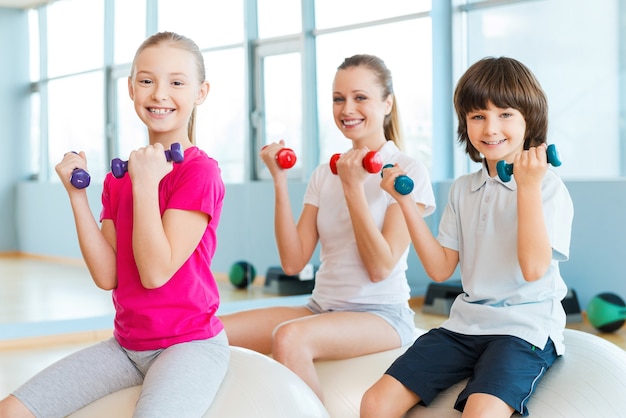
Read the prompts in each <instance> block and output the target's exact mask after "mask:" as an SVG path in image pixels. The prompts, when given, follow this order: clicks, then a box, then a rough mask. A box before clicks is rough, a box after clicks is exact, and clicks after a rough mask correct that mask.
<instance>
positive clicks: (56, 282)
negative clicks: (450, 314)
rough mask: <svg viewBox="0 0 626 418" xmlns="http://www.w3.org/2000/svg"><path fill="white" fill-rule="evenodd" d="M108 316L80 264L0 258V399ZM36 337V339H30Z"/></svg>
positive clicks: (425, 317) (582, 326) (622, 336)
mask: <svg viewBox="0 0 626 418" xmlns="http://www.w3.org/2000/svg"><path fill="white" fill-rule="evenodd" d="M216 277H217V279H218V283H219V285H220V293H221V298H222V301H223V302H234V303H239V302H243V301H250V302H254V301H257V302H263V301H265V300H268V301H269V299H268V298H273V297H276V295H271V294H266V293H264V292H263V289H262V285H259V284H258V283H256V282H255V285H254V286H251V287H249V288H248V289H243V290H242V289H235V288H234V287H233V286H232V285H231V284H230V283H229V282H228V280H227V278H226V276H225V275H224V274H216ZM257 280H258V279H257ZM261 280H262V279H261ZM282 299H287V298H282ZM422 302H423V298H415V299H413V300H412V301H411V306H412V307H413V309H414V310H415V312H416V316H415V325H416V327H418V328H423V329H430V328H433V327H436V326H438V325H439V324H441V322H443V320H445V317H443V316H440V315H430V314H423V313H421V308H422ZM246 303H247V302H246ZM112 316H113V308H112V304H111V295H110V293H109V292H105V291H102V290H100V289H98V288H97V287H96V286H95V285H94V284H93V282H92V281H91V278H90V277H89V273H88V272H87V269H86V267H85V266H84V264H83V263H82V262H81V261H74V260H58V259H54V260H51V259H45V258H37V257H23V256H22V257H20V256H2V255H0V398H3V397H4V396H6V395H7V394H8V393H10V391H11V390H13V389H14V388H15V387H16V386H18V385H19V384H21V383H23V382H25V381H26V380H27V379H28V378H29V377H30V376H32V375H33V374H35V373H36V372H38V371H39V370H41V369H43V368H44V367H45V366H47V365H49V364H51V363H53V362H54V361H56V360H58V359H60V358H61V357H64V356H66V355H67V354H70V353H72V352H74V351H76V350H79V349H81V348H83V347H85V346H87V345H90V344H93V343H94V342H97V341H101V340H103V339H105V338H108V337H110V336H111V329H110V328H109V327H108V326H106V325H105V326H99V327H94V328H97V329H91V328H89V327H87V328H88V329H83V328H80V327H76V329H78V331H76V330H74V331H72V332H70V333H67V332H54V331H55V330H56V328H55V329H54V330H53V331H50V327H57V328H59V329H63V327H64V326H66V327H67V328H68V329H72V327H75V325H71V326H70V325H67V324H74V323H79V325H80V324H81V322H80V321H81V320H84V321H86V322H89V321H87V320H86V318H95V319H99V322H105V324H108V322H107V321H109V317H111V318H112ZM99 322H98V321H94V322H93V323H99ZM81 326H82V325H81ZM568 327H569V328H574V329H579V330H582V331H586V332H590V333H593V334H597V335H600V336H602V337H603V338H606V339H607V340H609V341H611V342H613V343H615V344H617V345H618V346H620V347H622V348H624V349H626V327H622V328H621V329H620V330H618V331H617V332H615V333H611V334H600V333H598V332H597V331H596V330H595V329H593V327H591V325H589V324H588V323H587V322H586V321H584V322H582V323H574V324H568ZM16 330H17V333H18V334H20V332H21V330H24V335H27V336H26V337H23V338H10V337H9V338H8V337H7V335H8V333H9V332H16ZM33 330H34V331H33ZM27 331H28V332H27ZM38 331H41V334H42V335H38V336H32V335H31V334H32V333H33V332H34V333H35V334H36V333H37V332H38ZM3 333H4V335H3ZM29 333H30V334H29ZM47 334H51V335H47Z"/></svg>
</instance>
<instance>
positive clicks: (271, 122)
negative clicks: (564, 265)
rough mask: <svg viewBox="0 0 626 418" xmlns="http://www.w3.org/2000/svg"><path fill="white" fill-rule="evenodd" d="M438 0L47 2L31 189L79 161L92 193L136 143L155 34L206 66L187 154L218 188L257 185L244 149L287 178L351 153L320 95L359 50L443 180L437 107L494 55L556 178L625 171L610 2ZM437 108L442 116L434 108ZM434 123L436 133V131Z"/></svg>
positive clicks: (615, 6) (624, 14)
mask: <svg viewBox="0 0 626 418" xmlns="http://www.w3.org/2000/svg"><path fill="white" fill-rule="evenodd" d="M444 1H446V0H437V3H434V2H431V0H387V1H384V2H381V1H378V0H341V1H337V0H300V1H297V0H233V1H227V2H217V3H216V2H210V1H205V0H133V1H122V0H57V1H55V2H51V3H50V4H49V5H48V6H44V7H41V8H39V9H37V10H36V11H34V12H32V13H31V15H30V20H29V21H30V25H31V27H32V29H31V36H32V39H31V48H32V51H31V77H32V81H33V84H32V85H33V89H32V94H31V98H32V100H31V117H32V122H31V135H30V137H31V143H32V146H31V149H33V150H34V151H35V152H34V153H33V158H32V159H31V165H32V170H33V175H34V176H33V177H38V178H39V179H41V180H42V181H48V180H51V181H57V179H56V175H55V174H54V166H55V165H56V163H57V162H58V161H59V160H60V159H61V158H62V156H63V154H64V153H65V152H67V151H69V150H75V151H79V150H84V151H85V152H86V153H87V158H88V163H89V169H90V171H91V174H92V177H93V178H94V181H101V180H102V178H103V176H104V175H105V173H106V172H107V171H108V170H109V167H108V164H109V161H110V159H111V158H113V157H121V158H127V157H128V154H129V153H130V152H131V150H133V149H136V148H138V147H141V146H144V145H145V144H146V132H145V128H144V126H143V125H142V124H141V122H140V121H139V119H138V118H137V116H136V115H135V112H134V110H133V106H132V102H131V101H130V98H129V97H128V89H127V77H128V75H129V72H130V65H131V61H132V59H133V56H134V53H135V50H136V49H137V47H138V46H139V44H140V43H141V42H142V41H143V40H144V39H145V38H146V36H148V35H150V34H152V33H154V32H157V31H161V30H170V31H175V32H179V33H181V34H183V35H185V36H188V37H190V38H192V39H193V40H194V41H196V43H197V44H198V45H199V47H200V48H201V50H202V52H203V54H204V57H205V61H206V68H207V80H208V81H209V83H210V85H211V88H210V92H209V96H208V98H207V100H206V101H205V103H204V104H202V105H201V106H200V107H199V108H198V121H197V122H198V123H197V144H198V146H199V147H201V148H203V149H204V150H206V151H207V152H208V153H209V154H210V155H211V156H213V157H214V158H215V159H216V160H217V161H218V162H219V163H220V166H221V167H222V174H223V177H224V180H225V181H226V182H227V183H242V182H247V181H251V180H264V179H267V178H268V173H267V171H266V169H265V167H264V165H263V164H261V163H260V161H259V158H258V152H259V149H260V148H261V147H262V146H263V145H265V144H267V143H269V142H274V141H279V140H281V139H284V140H285V142H286V145H287V146H288V147H290V148H293V149H294V150H295V151H296V153H297V154H298V164H297V165H296V167H294V168H293V169H292V170H291V171H290V173H289V176H290V178H292V179H295V180H306V179H307V176H308V175H309V174H310V172H311V171H312V169H313V168H314V167H315V166H316V165H317V164H319V163H320V162H324V161H327V160H328V158H329V157H330V155H332V154H333V153H335V152H341V151H344V150H345V149H346V147H348V146H349V142H347V140H346V139H345V138H344V137H343V136H342V135H341V133H340V132H339V130H338V129H337V128H336V126H335V125H334V122H333V119H332V108H331V107H332V106H331V105H332V100H331V86H332V80H333V77H334V75H335V71H336V68H337V66H338V65H339V64H341V62H342V61H343V59H344V58H346V57H348V56H351V55H353V54H360V53H367V54H374V55H378V56H379V57H381V58H382V59H383V60H384V61H385V63H386V64H387V66H388V67H389V69H390V70H391V72H392V75H393V79H394V89H395V94H396V99H397V103H398V105H399V110H400V117H401V121H402V131H403V133H404V137H405V149H406V151H407V152H408V153H409V154H410V155H412V156H414V157H417V158H419V159H421V160H422V161H423V162H424V163H425V164H426V165H427V166H429V167H431V168H433V169H434V168H436V167H442V166H444V165H449V164H450V163H451V162H452V161H454V164H453V165H454V167H455V168H454V173H453V174H454V175H459V174H463V173H464V172H467V171H469V170H473V169H474V168H475V166H474V164H472V163H470V162H469V160H468V158H467V156H466V155H465V154H464V153H463V151H462V150H461V148H460V147H458V146H457V145H456V138H455V135H454V134H453V132H455V130H456V129H455V127H453V126H452V125H454V117H453V109H452V98H451V97H448V96H451V94H450V92H451V91H452V89H453V87H454V85H455V83H456V80H457V79H458V77H460V75H461V74H462V73H463V71H465V70H466V69H467V67H468V66H469V65H471V64H472V63H473V62H475V61H476V60H478V59H480V58H482V57H484V56H500V55H506V56H512V57H515V58H518V59H519V60H521V61H522V62H524V63H525V64H526V65H528V66H529V67H530V68H531V69H532V70H533V72H534V73H535V74H536V75H537V77H538V78H539V81H540V82H541V84H542V86H543V87H544V89H545V91H546V93H547V95H548V100H549V104H550V131H549V141H550V142H553V143H556V144H557V145H558V147H559V149H560V151H561V155H562V159H563V162H564V163H563V165H562V166H561V167H560V168H559V173H560V174H561V175H562V176H564V177H587V178H589V177H607V176H619V175H624V172H625V171H626V146H624V145H623V144H624V143H625V140H624V136H625V135H626V128H625V127H624V124H623V123H621V122H620V121H623V120H625V119H626V116H625V115H626V99H624V97H626V92H625V90H626V81H625V80H626V74H625V72H624V68H625V67H626V59H624V58H623V56H624V54H623V51H624V50H625V47H624V43H623V41H621V40H622V39H626V38H625V36H624V35H625V32H626V27H625V26H624V23H623V22H625V21H626V6H624V4H623V2H621V1H619V0H604V1H602V2H588V1H585V0H543V1H536V0H535V1H533V0H518V1H515V0H513V1H510V0H509V1H499V0H482V1H481V0H468V1H464V0H449V3H446V5H447V6H446V7H448V6H449V9H448V10H450V13H448V14H446V13H443V14H442V13H432V11H431V6H436V7H437V9H436V10H437V11H438V12H439V11H441V9H440V7H442V4H443V2H444ZM444 8H445V7H444ZM277 10H280V13H277ZM68 21H71V22H73V23H72V24H71V25H68V23H67V22H68ZM554 22H558V25H557V24H555V23H554ZM441 27H445V28H450V30H449V32H450V34H449V39H440V37H441V36H442V35H441V31H439V30H438V29H439V28H441ZM433 34H435V35H433ZM433 36H437V37H438V38H436V39H433ZM444 38H447V36H445V35H444ZM433 45H438V47H437V48H435V49H433ZM442 46H443V47H442ZM620 51H622V53H620ZM450 56H451V57H452V58H451V59H449V58H445V59H441V58H442V57H450ZM434 58H437V59H434ZM443 67H445V68H443ZM441 74H446V76H445V77H442V76H441ZM448 78H449V80H448ZM442 79H443V80H442ZM442 82H443V83H444V84H446V86H445V88H442V86H441V83H442ZM442 92H443V93H442ZM442 98H443V99H445V100H447V101H448V102H449V103H450V104H449V106H448V108H446V107H442V106H438V107H437V108H436V110H435V111H433V102H438V103H441V100H442ZM442 114H445V117H444V118H443V119H444V120H445V121H450V122H449V123H445V125H446V126H449V128H450V129H449V130H444V131H445V132H450V133H445V134H444V135H441V134H438V133H435V134H434V133H433V129H434V128H433V127H435V128H436V129H435V131H437V130H439V131H441V126H442V123H441V120H442ZM433 121H436V123H435V122H433ZM434 135H437V137H436V138H435V137H434ZM443 136H445V137H443ZM448 136H449V137H448ZM442 143H447V144H450V147H440V146H439V145H440V144H442ZM433 144H435V145H437V146H435V147H433ZM452 144H454V145H452ZM433 149H435V150H436V151H435V152H433ZM450 150H454V155H447V154H449V153H450ZM442 154H445V155H442ZM433 171H434V170H433ZM451 171H452V170H450V172H451ZM451 174H452V173H451ZM451 174H450V175H451ZM444 175H445V176H448V175H449V174H448V172H447V171H446V174H444Z"/></svg>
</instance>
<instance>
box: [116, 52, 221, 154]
mask: <svg viewBox="0 0 626 418" xmlns="http://www.w3.org/2000/svg"><path fill="white" fill-rule="evenodd" d="M198 78H199V77H198V74H197V66H196V62H195V58H194V56H193V54H191V53H190V52H188V51H186V50H184V49H181V48H178V47H176V46H174V45H171V44H167V43H161V44H158V45H154V46H150V47H148V48H145V49H143V50H142V51H141V52H140V53H138V55H137V56H136V57H135V61H134V66H133V72H132V74H131V76H130V77H129V79H128V89H129V94H130V98H131V99H132V100H133V102H134V104H135V111H136V112H137V115H138V116H139V118H140V119H141V120H142V121H143V123H144V124H145V125H146V126H147V127H148V132H149V135H150V142H151V143H153V142H171V141H180V140H181V139H184V138H187V139H189V138H188V132H187V129H188V123H189V118H190V116H191V113H192V111H193V109H194V107H195V106H196V105H199V104H201V103H202V102H203V101H204V99H205V98H206V95H207V93H208V90H209V85H208V83H207V82H200V81H199V80H198Z"/></svg>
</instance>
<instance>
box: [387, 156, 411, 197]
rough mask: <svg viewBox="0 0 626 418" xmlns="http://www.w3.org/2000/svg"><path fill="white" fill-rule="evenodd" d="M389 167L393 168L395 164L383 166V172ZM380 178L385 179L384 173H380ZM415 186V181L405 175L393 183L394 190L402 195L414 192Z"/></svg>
mask: <svg viewBox="0 0 626 418" xmlns="http://www.w3.org/2000/svg"><path fill="white" fill-rule="evenodd" d="M389 167H393V164H385V165H384V166H383V170H384V169H385V168H389ZM380 177H383V171H381V172H380ZM413 186H414V183H413V180H411V177H409V176H405V175H404V174H402V175H400V176H398V177H396V180H395V181H394V182H393V188H394V189H395V190H396V192H398V193H400V194H401V195H407V194H409V193H411V192H412V191H413Z"/></svg>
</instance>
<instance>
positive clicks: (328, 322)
mask: <svg viewBox="0 0 626 418" xmlns="http://www.w3.org/2000/svg"><path fill="white" fill-rule="evenodd" d="M400 345H401V340H400V336H399V335H398V333H397V332H396V330H395V329H394V328H393V327H392V326H391V325H390V324H389V323H388V322H387V321H386V320H384V319H383V318H381V317H380V316H378V315H376V314H373V313H369V312H327V313H322V314H319V315H314V316H308V317H305V318H299V319H295V320H292V321H289V322H286V323H283V324H281V325H280V326H279V327H278V328H277V329H276V331H275V333H274V346H273V349H272V351H273V356H274V358H275V359H276V360H278V361H279V362H281V363H282V364H284V365H285V366H287V367H288V368H289V369H291V370H292V371H293V372H295V373H296V374H297V375H298V376H300V378H302V379H303V380H304V381H305V382H306V383H307V384H308V385H309V386H310V387H311V389H313V391H314V392H315V393H316V394H317V396H318V397H319V398H320V399H322V388H321V386H320V382H319V378H318V376H317V373H316V371H315V366H314V364H313V362H314V361H315V360H337V359H344V358H350V357H356V356H362V355H365V354H371V353H376V352H380V351H385V350H390V349H393V348H397V347H400Z"/></svg>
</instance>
